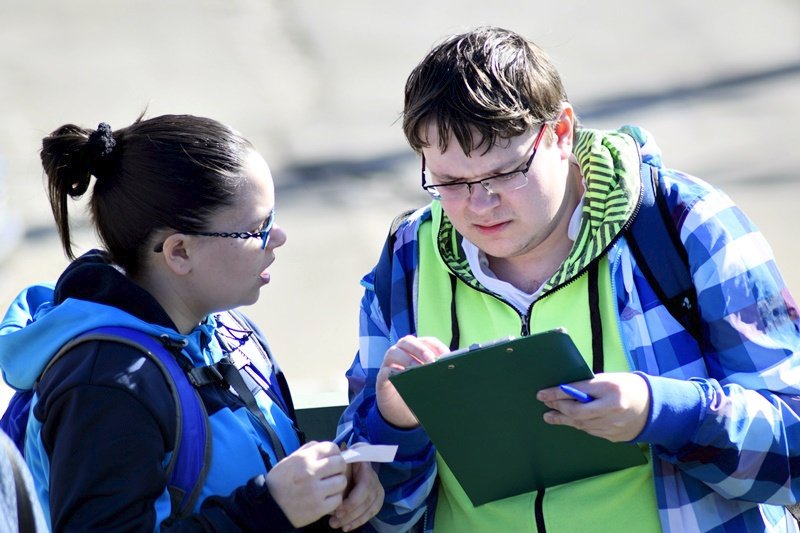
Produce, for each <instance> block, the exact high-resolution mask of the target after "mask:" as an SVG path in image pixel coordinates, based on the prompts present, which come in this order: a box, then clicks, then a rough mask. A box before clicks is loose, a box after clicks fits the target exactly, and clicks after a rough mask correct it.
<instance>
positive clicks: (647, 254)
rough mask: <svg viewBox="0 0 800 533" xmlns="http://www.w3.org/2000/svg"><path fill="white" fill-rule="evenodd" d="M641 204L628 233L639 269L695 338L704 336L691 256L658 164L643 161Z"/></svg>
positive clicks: (666, 305)
mask: <svg viewBox="0 0 800 533" xmlns="http://www.w3.org/2000/svg"><path fill="white" fill-rule="evenodd" d="M641 178H642V204H641V207H640V208H639V212H638V214H637V215H636V217H635V218H634V220H633V223H632V224H631V226H630V228H629V229H628V233H627V241H628V245H629V247H630V249H631V253H632V254H633V256H634V258H635V259H636V263H637V265H638V266H639V269H640V270H641V271H642V273H643V274H644V276H645V278H646V279H647V281H648V282H649V283H650V285H651V287H652V288H653V291H654V292H655V293H656V296H657V297H658V299H659V301H661V302H662V303H663V304H664V306H665V307H666V308H667V310H668V311H669V313H670V314H671V315H672V316H673V317H675V319H676V320H677V321H678V322H679V323H680V324H681V325H682V326H683V328H684V329H686V331H688V332H689V333H690V334H691V335H692V336H693V337H694V338H695V339H698V340H699V339H700V338H701V335H700V334H701V319H700V313H699V310H698V308H697V292H696V290H695V288H694V283H693V281H692V276H691V272H690V270H689V257H688V255H687V253H686V248H685V247H684V246H683V243H682V242H681V239H680V235H679V233H678V229H677V228H676V227H675V223H674V222H673V220H672V217H671V216H670V213H669V206H668V205H667V201H666V198H667V196H668V194H669V192H668V191H667V190H666V187H665V185H664V181H663V180H662V179H661V173H660V172H659V171H658V168H657V167H654V166H652V165H648V164H647V163H642V165H641Z"/></svg>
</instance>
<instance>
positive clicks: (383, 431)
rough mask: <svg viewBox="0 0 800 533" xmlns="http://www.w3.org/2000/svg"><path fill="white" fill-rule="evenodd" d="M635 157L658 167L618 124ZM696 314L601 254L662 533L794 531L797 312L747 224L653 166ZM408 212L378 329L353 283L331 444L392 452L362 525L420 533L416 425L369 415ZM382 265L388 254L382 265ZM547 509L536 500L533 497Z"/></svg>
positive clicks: (401, 281)
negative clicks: (638, 387) (636, 387)
mask: <svg viewBox="0 0 800 533" xmlns="http://www.w3.org/2000/svg"><path fill="white" fill-rule="evenodd" d="M622 131H624V132H625V133H628V134H630V135H631V136H632V137H633V138H634V139H636V140H637V142H638V143H639V145H640V152H641V153H642V157H643V160H644V161H645V162H647V163H650V164H653V165H655V166H658V167H661V162H660V155H659V154H658V153H657V151H656V150H655V149H654V148H653V146H654V145H653V143H652V142H648V140H647V137H646V134H645V133H644V132H642V131H641V130H637V129H631V128H623V130H622ZM661 172H662V173H663V175H664V180H665V182H666V183H667V185H668V186H669V187H668V190H669V195H668V197H667V201H668V204H669V205H670V211H671V215H672V217H673V219H674V221H675V224H676V227H678V228H680V235H681V239H682V241H683V243H684V245H685V247H686V250H687V252H688V255H689V262H690V270H691V272H692V277H693V279H694V282H695V287H696V289H697V293H698V303H699V308H700V312H701V315H702V318H703V338H702V340H701V341H700V342H699V343H698V342H697V341H695V339H693V338H692V337H691V335H689V334H688V333H687V332H686V331H685V330H683V329H682V327H681V326H680V324H678V322H677V321H675V320H674V319H673V318H672V317H671V316H670V315H669V313H668V312H667V310H666V309H665V308H664V306H663V305H661V304H660V302H658V299H657V298H656V296H655V294H654V293H653V290H652V289H651V287H650V286H649V284H648V283H647V281H646V279H645V278H644V276H643V275H642V273H641V272H640V271H639V270H638V268H637V265H636V263H635V261H634V259H633V258H632V256H631V254H630V251H629V249H628V246H627V244H626V242H625V240H624V238H622V239H619V240H617V241H616V243H615V244H614V245H613V246H612V247H611V248H610V250H609V252H608V258H609V264H610V266H611V269H610V272H611V278H612V279H611V282H612V286H613V287H614V291H615V295H616V298H617V305H618V310H619V327H620V332H621V335H622V338H623V341H624V343H625V348H626V350H627V351H628V353H629V355H630V358H631V363H632V366H633V367H634V368H636V369H637V370H638V371H641V372H643V373H645V374H646V375H647V379H648V382H649V384H650V387H651V392H652V396H651V403H652V405H653V412H652V413H651V417H650V420H649V421H648V423H647V425H646V427H645V429H644V431H643V433H642V435H641V438H640V441H642V442H647V443H649V444H650V445H651V451H652V455H653V457H654V458H655V460H654V461H653V468H654V482H655V489H656V495H657V501H658V507H659V516H660V519H661V523H662V527H663V530H664V531H680V532H687V531H718V532H728V531H730V532H741V531H797V524H796V522H795V521H794V520H793V519H792V517H791V515H790V514H789V513H788V512H786V511H785V509H784V508H783V507H781V506H782V505H785V504H791V503H793V502H796V501H797V500H798V495H800V468H799V467H800V416H799V415H798V413H799V412H800V405H798V402H800V333H798V332H800V319H799V317H800V313H798V310H797V307H796V305H795V303H794V301H793V300H792V297H791V295H790V294H789V292H788V290H787V288H786V286H785V283H784V281H783V279H782V277H781V275H780V273H779V272H778V269H777V266H776V265H775V261H774V258H773V254H772V252H771V250H770V248H769V246H768V244H767V243H766V241H765V240H764V238H763V236H762V235H761V234H760V233H759V232H758V230H757V229H756V228H755V227H754V225H753V224H752V223H751V222H750V221H749V220H748V218H747V217H746V216H745V215H744V214H743V213H742V212H741V211H740V210H739V209H738V208H737V207H736V206H735V205H734V204H733V203H732V202H731V200H730V199H729V198H728V197H727V196H726V195H724V194H722V193H721V192H719V191H718V190H716V189H714V188H712V187H711V186H709V185H708V184H706V183H704V182H702V181H700V180H698V179H696V178H693V177H690V176H687V175H684V174H682V173H679V172H676V171H673V170H668V169H664V168H661ZM428 216H430V215H429V210H427V209H421V210H420V211H418V212H416V213H415V214H414V215H412V216H411V217H410V218H409V220H408V221H407V222H406V223H405V224H404V225H402V226H401V227H400V229H399V230H398V232H397V240H396V242H395V246H394V249H393V258H392V294H391V301H390V302H388V303H387V302H382V303H381V305H389V306H390V316H391V324H390V325H388V326H387V324H386V323H385V320H384V318H383V312H382V309H381V308H380V306H379V303H378V302H377V299H376V295H375V292H374V285H373V282H374V278H373V274H374V271H373V273H370V274H368V275H367V276H365V278H364V279H363V280H362V284H363V285H364V287H365V294H364V297H363V300H362V307H361V340H360V350H359V352H358V354H357V356H356V358H355V361H354V363H353V365H352V367H351V368H350V370H349V371H348V373H347V376H348V379H349V382H350V397H351V405H350V407H349V408H348V409H347V411H346V412H345V415H344V417H343V420H342V423H341V424H340V428H339V429H340V431H339V433H340V438H346V439H349V440H351V441H358V440H366V441H371V442H374V443H384V442H392V443H397V444H399V445H400V449H399V453H398V457H397V460H396V462H395V463H393V464H392V465H382V466H381V469H380V473H379V475H380V477H381V480H382V482H383V483H384V487H385V489H386V500H385V501H386V503H385V505H384V508H383V509H382V510H381V512H380V513H379V515H378V516H377V517H376V519H374V520H373V522H372V526H373V527H375V528H376V529H378V530H381V531H383V530H405V529H407V528H408V527H409V526H410V525H411V524H414V523H415V522H417V520H418V519H419V518H420V517H421V516H423V514H425V517H424V518H423V522H424V523H423V529H425V530H432V527H433V519H432V515H433V510H434V509H435V497H436V490H434V487H435V478H436V466H435V460H434V451H433V446H432V445H431V443H430V441H429V440H428V439H427V436H426V435H425V433H424V431H422V430H421V429H415V430H408V431H400V430H397V429H394V428H392V427H390V426H389V425H388V424H386V422H385V421H383V419H382V418H381V417H380V414H379V413H378V411H377V407H376V406H375V391H374V386H375V377H376V375H377V372H378V369H379V368H380V365H381V362H382V360H383V355H384V353H385V352H386V350H387V349H388V348H389V347H390V346H391V345H392V344H394V343H395V342H396V341H397V340H398V339H399V338H400V337H402V336H404V335H407V334H413V333H414V332H415V329H414V316H415V313H414V306H415V305H416V303H415V302H416V298H415V294H414V287H415V278H416V276H418V275H419V272H418V271H417V269H416V267H417V251H416V238H417V228H418V227H419V224H420V222H421V221H422V220H424V219H426V217H428ZM381 260H382V261H385V260H388V259H387V258H386V257H383V258H382V259H381ZM545 505H546V503H545Z"/></svg>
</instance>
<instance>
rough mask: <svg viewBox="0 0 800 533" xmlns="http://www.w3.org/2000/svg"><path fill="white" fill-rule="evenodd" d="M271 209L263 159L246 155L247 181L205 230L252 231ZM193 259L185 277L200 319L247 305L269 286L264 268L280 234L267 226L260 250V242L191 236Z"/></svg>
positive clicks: (272, 191) (279, 242)
mask: <svg viewBox="0 0 800 533" xmlns="http://www.w3.org/2000/svg"><path fill="white" fill-rule="evenodd" d="M274 210H275V186H274V184H273V182H272V174H271V173H270V170H269V167H268V166H267V163H266V161H264V158H263V157H261V155H259V154H258V153H257V152H255V151H252V152H250V158H249V161H248V165H247V179H246V180H245V182H244V183H243V186H242V187H241V188H240V189H239V192H238V193H237V198H236V200H235V201H234V203H233V205H231V206H229V207H226V208H224V209H222V210H220V211H218V212H217V213H216V214H215V215H214V216H212V217H211V219H210V220H209V222H208V226H207V227H208V231H210V232H227V233H233V232H258V231H261V230H263V229H264V228H265V223H266V221H267V220H268V218H269V217H270V216H273V213H274ZM192 238H193V239H195V240H196V243H195V247H194V249H195V252H194V253H195V254H196V255H195V258H194V260H193V261H192V264H193V265H194V267H193V269H192V272H191V273H190V276H192V278H191V284H192V286H193V287H194V289H195V291H194V292H195V296H194V297H193V299H194V300H196V303H195V305H196V306H197V309H196V310H197V311H198V312H199V315H200V316H205V315H207V314H208V313H210V312H214V311H222V310H227V309H232V308H235V307H239V306H242V305H250V304H253V303H255V302H256V301H257V300H258V297H259V294H260V291H261V288H262V287H263V286H264V285H266V284H267V283H269V281H270V274H269V271H268V268H269V266H270V265H271V264H272V263H273V261H275V249H276V248H278V247H280V246H283V244H284V243H285V242H286V233H285V232H284V231H283V229H282V228H281V227H280V225H278V224H277V223H276V222H273V225H272V229H271V230H270V233H269V240H268V241H267V245H266V248H262V243H263V241H262V239H260V238H247V239H241V238H231V237H227V238H225V237H204V236H194V237H192Z"/></svg>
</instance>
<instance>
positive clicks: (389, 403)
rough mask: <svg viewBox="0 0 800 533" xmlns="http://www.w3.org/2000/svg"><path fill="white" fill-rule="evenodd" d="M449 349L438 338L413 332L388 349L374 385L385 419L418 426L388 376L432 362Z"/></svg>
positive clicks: (396, 424)
mask: <svg viewBox="0 0 800 533" xmlns="http://www.w3.org/2000/svg"><path fill="white" fill-rule="evenodd" d="M449 351H450V350H449V348H447V346H445V345H444V344H442V341H440V340H439V339H436V338H434V337H414V336H412V335H407V336H405V337H403V338H402V339H400V340H399V341H397V344H395V345H394V346H392V347H391V348H389V349H388V350H386V355H385V356H384V358H383V364H382V365H381V368H380V370H379V371H378V378H377V381H376V384H375V393H376V396H377V402H378V409H379V410H380V412H381V415H382V416H383V418H385V419H386V420H387V421H388V422H389V423H390V424H392V425H394V426H397V427H400V428H413V427H416V426H418V425H419V421H417V418H416V417H415V416H414V415H413V414H412V413H411V410H410V409H409V408H408V406H407V405H406V402H404V401H403V399H402V398H401V397H400V394H398V392H397V389H395V388H394V385H392V382H391V381H389V376H391V375H392V374H396V373H397V372H399V371H401V370H405V369H406V368H408V367H411V366H415V365H421V364H425V363H431V362H433V361H435V360H436V359H438V358H439V357H440V356H442V355H444V354H446V353H448V352H449Z"/></svg>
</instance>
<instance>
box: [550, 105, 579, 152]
mask: <svg viewBox="0 0 800 533" xmlns="http://www.w3.org/2000/svg"><path fill="white" fill-rule="evenodd" d="M553 132H554V133H555V134H556V139H555V143H556V145H557V146H558V147H559V148H560V149H561V151H562V153H563V154H564V158H565V159H567V158H569V156H570V155H571V154H572V139H573V136H574V133H575V110H574V109H572V104H570V103H569V102H563V103H562V104H561V113H560V114H559V116H558V119H556V122H555V123H554V124H553Z"/></svg>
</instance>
